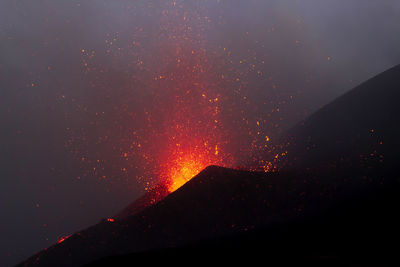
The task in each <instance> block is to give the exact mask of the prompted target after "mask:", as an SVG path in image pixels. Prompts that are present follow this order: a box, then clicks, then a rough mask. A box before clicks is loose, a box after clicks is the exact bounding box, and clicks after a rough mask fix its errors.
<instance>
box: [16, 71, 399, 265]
mask: <svg viewBox="0 0 400 267" xmlns="http://www.w3.org/2000/svg"><path fill="white" fill-rule="evenodd" d="M399 97H400V66H397V67H394V68H392V69H390V70H388V71H386V72H384V73H382V74H380V75H378V76H376V77H374V78H372V79H371V80H369V81H367V82H365V83H364V84H362V85H360V86H358V87H357V88H355V89H354V90H352V91H350V92H349V93H347V94H345V95H343V96H342V97H340V98H338V99H337V100H335V101H333V102H332V103H330V104H329V105H327V106H325V107H324V108H322V109H321V110H319V111H317V112H316V113H315V114H313V115H312V116H311V117H309V118H308V119H307V120H306V121H304V122H303V123H301V124H300V125H298V126H296V127H294V128H293V129H292V130H290V131H289V132H288V133H287V134H286V135H285V136H284V137H283V138H282V139H281V140H282V144H283V145H281V146H280V148H283V149H285V150H286V151H287V152H288V156H287V158H286V161H285V162H284V163H283V164H282V166H281V169H280V171H279V172H274V173H265V172H249V171H243V170H233V169H228V168H222V167H217V166H210V167H207V168H206V169H204V170H203V171H202V172H200V173H199V174H198V175H196V176H195V177H194V178H193V179H191V180H190V181H189V182H187V183H186V184H185V185H183V186H182V187H180V188H179V189H178V190H176V191H175V192H173V193H171V194H168V193H167V189H166V188H165V187H164V188H163V187H161V188H158V189H155V190H154V191H151V192H149V193H147V195H145V196H143V197H142V198H140V199H139V200H137V201H136V202H134V203H133V204H132V205H130V206H128V207H127V208H126V209H125V210H123V211H122V212H121V213H120V214H118V215H117V216H116V217H115V219H113V220H104V221H101V222H99V223H98V224H97V225H94V226H92V227H90V228H88V229H85V230H82V231H79V232H77V233H75V234H74V235H72V236H70V237H69V238H67V239H65V240H63V242H59V243H58V244H55V245H53V246H52V247H49V248H47V249H46V250H44V251H42V252H39V253H38V254H36V255H34V256H32V257H31V258H29V259H28V260H26V261H25V262H23V263H21V264H20V265H19V266H82V265H85V264H89V265H88V266H100V265H108V266H122V265H124V264H127V263H131V264H135V263H137V261H138V260H143V259H144V260H146V261H147V262H152V261H155V260H156V259H157V260H161V261H163V262H164V263H165V262H167V261H168V260H171V259H174V260H177V259H179V258H182V257H183V256H185V257H187V256H188V257H193V259H197V260H198V261H206V262H209V261H211V260H218V259H219V260H223V261H225V260H227V259H235V260H244V261H245V262H249V261H251V260H262V262H264V263H265V264H268V263H271V262H278V263H281V264H282V263H287V262H289V261H291V262H294V263H311V264H317V265H321V264H331V265H334V266H337V265H344V266H348V265H358V266H371V265H385V264H392V265H393V263H394V261H396V260H397V261H398V259H396V253H397V251H398V245H397V244H396V242H397V240H399V237H400V231H399V227H398V225H399V223H400V221H399V219H398V218H397V216H396V213H397V212H396V211H397V209H398V206H399V204H400V187H399V185H400V179H399V175H398V172H397V171H396V163H397V159H396V155H397V152H398V151H399V148H400V142H399V141H398V139H397V138H398V136H399V133H400V126H399V125H398V119H397V115H398V114H400V110H399V109H400V108H399V105H398V103H397V101H398V99H399ZM391 241H396V242H391ZM154 256H160V257H154Z"/></svg>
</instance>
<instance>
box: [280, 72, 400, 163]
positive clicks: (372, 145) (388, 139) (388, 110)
mask: <svg viewBox="0 0 400 267" xmlns="http://www.w3.org/2000/svg"><path fill="white" fill-rule="evenodd" d="M399 99H400V65H397V66H395V67H393V68H391V69H389V70H387V71H385V72H383V73H381V74H379V75H377V76H376V77H374V78H372V79H370V80H368V81H366V82H364V83H362V84H361V85H359V86H357V87H356V88H355V89H353V90H351V91H349V92H348V93H346V94H344V95H343V96H341V97H339V98H338V99H336V100H334V101H333V102H331V103H330V104H328V105H326V106H325V107H323V108H322V109H320V110H319V111H317V112H316V113H314V114H313V115H311V116H310V117H309V118H308V119H306V120H305V121H304V122H302V123H300V124H299V125H297V126H296V127H294V128H293V129H291V130H290V131H289V132H288V133H287V135H286V136H285V138H282V140H281V142H280V143H281V144H286V146H287V147H286V148H287V150H288V158H287V160H286V161H285V164H286V167H293V168H307V167H313V168H315V167H318V166H324V167H327V166H334V167H336V166H337V165H338V164H345V163H346V162H347V163H350V164H358V163H362V162H364V166H368V165H369V164H371V163H372V162H373V161H375V162H376V161H379V160H381V161H382V162H383V164H385V167H387V168H392V167H395V166H396V165H397V151H398V149H400V139H399V136H400V127H399V125H398V122H399V117H398V116H399V114H400V105H399V103H398V101H399Z"/></svg>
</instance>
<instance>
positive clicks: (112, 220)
mask: <svg viewBox="0 0 400 267" xmlns="http://www.w3.org/2000/svg"><path fill="white" fill-rule="evenodd" d="M107 222H115V220H114V219H113V218H108V219H107Z"/></svg>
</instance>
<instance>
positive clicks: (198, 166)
mask: <svg viewBox="0 0 400 267" xmlns="http://www.w3.org/2000/svg"><path fill="white" fill-rule="evenodd" d="M205 167H207V164H203V163H200V162H197V161H195V160H193V159H186V160H183V161H181V162H177V163H176V166H174V167H172V168H171V170H170V174H169V183H168V190H169V191H170V192H171V193H172V192H174V191H175V190H177V189H178V188H179V187H181V186H182V185H184V184H185V183H186V182H188V181H189V180H190V179H192V178H193V177H194V176H196V175H197V174H199V172H201V170H203V169H204V168H205Z"/></svg>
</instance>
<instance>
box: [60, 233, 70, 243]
mask: <svg viewBox="0 0 400 267" xmlns="http://www.w3.org/2000/svg"><path fill="white" fill-rule="evenodd" d="M70 236H71V235H67V236H64V237H61V238H60V239H59V240H58V241H57V244H61V243H62V242H64V241H65V240H67V239H68V238H69V237H70Z"/></svg>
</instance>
